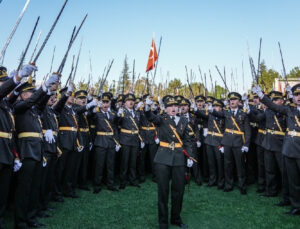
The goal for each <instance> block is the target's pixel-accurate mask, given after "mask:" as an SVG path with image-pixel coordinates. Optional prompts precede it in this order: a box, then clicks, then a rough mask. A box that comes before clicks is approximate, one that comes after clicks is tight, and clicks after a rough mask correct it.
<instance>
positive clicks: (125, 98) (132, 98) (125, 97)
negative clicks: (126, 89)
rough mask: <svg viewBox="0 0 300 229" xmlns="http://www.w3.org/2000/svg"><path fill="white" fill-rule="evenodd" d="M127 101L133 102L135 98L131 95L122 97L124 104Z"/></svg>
mask: <svg viewBox="0 0 300 229" xmlns="http://www.w3.org/2000/svg"><path fill="white" fill-rule="evenodd" d="M128 100H132V101H135V96H134V94H132V93H128V94H126V95H125V96H124V102H126V101H128Z"/></svg>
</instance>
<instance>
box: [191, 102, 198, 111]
mask: <svg viewBox="0 0 300 229" xmlns="http://www.w3.org/2000/svg"><path fill="white" fill-rule="evenodd" d="M191 108H192V109H193V110H194V111H197V110H198V108H197V106H196V104H195V103H192V104H191Z"/></svg>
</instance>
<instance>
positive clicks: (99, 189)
mask: <svg viewBox="0 0 300 229" xmlns="http://www.w3.org/2000/svg"><path fill="white" fill-rule="evenodd" d="M100 191H101V188H95V189H94V192H93V193H94V194H97V193H99V192H100Z"/></svg>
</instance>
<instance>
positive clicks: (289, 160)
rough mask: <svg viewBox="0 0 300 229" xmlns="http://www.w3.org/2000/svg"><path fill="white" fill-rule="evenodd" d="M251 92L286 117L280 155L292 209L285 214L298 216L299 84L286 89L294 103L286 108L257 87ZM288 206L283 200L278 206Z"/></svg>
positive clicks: (299, 162)
mask: <svg viewBox="0 0 300 229" xmlns="http://www.w3.org/2000/svg"><path fill="white" fill-rule="evenodd" d="M252 91H253V93H257V95H258V96H259V97H260V99H261V102H262V103H264V104H265V105H266V106H267V107H268V108H269V109H271V110H273V111H274V112H277V113H280V114H281V115H285V116H286V117H287V119H286V121H287V123H286V124H287V128H288V131H287V133H286V135H285V137H284V142H283V147H282V154H283V160H284V161H285V164H283V165H286V172H287V174H286V177H287V178H288V193H289V201H290V203H291V205H292V208H291V210H290V211H289V212H287V213H286V214H288V215H300V193H299V189H300V173H299V171H300V154H299V152H300V149H299V146H300V141H299V136H300V121H299V119H300V112H299V110H300V109H299V108H300V84H296V85H295V86H294V87H293V88H292V89H290V87H288V88H287V91H288V93H289V97H290V98H292V99H293V103H294V105H288V106H285V105H279V104H276V103H275V101H272V100H270V99H269V98H268V97H267V96H265V95H264V94H263V93H262V91H261V89H260V87H259V86H256V87H254V88H253V89H252ZM278 103H279V102H278ZM286 177H285V175H283V179H285V178H286ZM284 185H285V184H283V186H284ZM284 188H285V187H284ZM284 194H285V191H284V190H283V195H284ZM283 198H284V196H283ZM288 204H289V203H284V199H283V201H282V204H280V203H279V205H281V206H285V205H288Z"/></svg>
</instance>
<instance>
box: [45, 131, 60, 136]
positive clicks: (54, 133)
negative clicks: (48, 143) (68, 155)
mask: <svg viewBox="0 0 300 229" xmlns="http://www.w3.org/2000/svg"><path fill="white" fill-rule="evenodd" d="M46 131H47V130H43V134H45V133H46ZM52 134H53V136H57V132H56V131H54V130H52Z"/></svg>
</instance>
